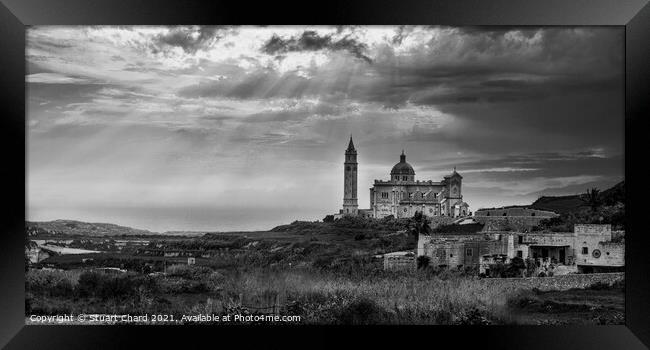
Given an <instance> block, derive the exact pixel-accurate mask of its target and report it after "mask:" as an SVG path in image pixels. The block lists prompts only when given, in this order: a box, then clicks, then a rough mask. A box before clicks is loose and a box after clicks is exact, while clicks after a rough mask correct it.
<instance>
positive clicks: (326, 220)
mask: <svg viewBox="0 0 650 350" xmlns="http://www.w3.org/2000/svg"><path fill="white" fill-rule="evenodd" d="M323 222H334V215H326V216H325V218H324V219H323Z"/></svg>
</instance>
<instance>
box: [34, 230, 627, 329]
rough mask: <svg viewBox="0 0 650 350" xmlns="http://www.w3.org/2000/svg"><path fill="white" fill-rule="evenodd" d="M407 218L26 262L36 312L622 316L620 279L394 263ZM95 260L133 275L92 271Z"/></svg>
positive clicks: (343, 317)
mask: <svg viewBox="0 0 650 350" xmlns="http://www.w3.org/2000/svg"><path fill="white" fill-rule="evenodd" d="M441 224H445V223H441ZM409 225H410V223H409V222H408V221H405V220H395V219H389V220H363V219H355V221H353V222H332V223H325V222H295V223H292V224H290V225H284V226H279V227H277V228H275V229H273V230H270V231H264V232H231V233H208V234H206V235H204V236H202V237H196V238H189V237H170V238H165V237H156V238H154V239H152V240H151V241H150V243H149V244H148V245H147V247H141V248H134V249H127V250H123V251H119V252H104V253H97V254H79V255H61V256H54V257H50V258H48V259H46V260H45V261H43V263H41V264H38V265H37V266H35V267H37V268H38V267H42V266H49V267H53V268H55V269H60V270H39V269H32V270H30V271H28V272H27V285H26V291H27V298H26V314H27V315H30V314H39V315H53V314H63V313H66V314H69V313H72V314H80V313H85V314H88V313H102V314H104V313H108V314H125V313H128V314H151V313H161V314H173V315H176V316H178V317H180V316H181V315H188V314H191V315H196V314H210V313H215V314H233V313H241V314H250V313H253V314H254V313H256V312H257V313H259V312H262V311H260V310H258V309H257V308H258V307H266V306H269V303H270V302H273V303H276V302H277V303H278V306H280V312H281V313H282V314H284V315H297V316H301V317H302V321H301V323H302V324H482V325H487V324H566V323H571V324H584V323H590V324H603V323H604V324H622V323H623V317H622V310H623V304H624V303H623V292H622V289H621V286H617V287H613V288H610V287H603V288H601V289H598V290H597V288H594V289H587V290H574V291H565V292H536V291H531V290H518V289H516V288H512V284H511V283H509V282H507V281H505V280H504V281H503V283H501V281H500V280H495V279H491V280H490V283H486V281H487V280H481V279H479V278H477V277H476V276H474V275H472V274H471V273H469V274H465V273H464V272H460V271H447V270H444V271H436V270H433V269H424V270H417V271H402V272H390V271H384V270H383V266H382V260H381V259H375V258H374V256H375V255H376V254H382V253H386V252H392V251H401V250H413V249H414V248H415V245H416V239H415V237H414V236H413V235H412V234H411V233H410V232H409V228H410V226H409ZM59 238H61V237H59ZM146 249H150V250H151V251H147V250H146ZM156 251H158V252H160V251H185V252H187V251H193V252H201V254H204V253H205V254H208V255H209V257H207V258H197V259H196V265H192V266H188V265H187V258H186V257H164V256H159V255H158V256H156V255H152V254H154V253H155V252H156ZM87 258H92V260H86V261H85V262H84V261H83V259H87ZM174 265H175V266H174ZM94 267H119V268H122V269H126V270H128V273H125V274H117V275H108V274H103V273H97V272H91V271H88V270H91V269H92V268H94ZM161 271H166V273H165V274H161V273H158V272H161ZM601 287H602V286H601Z"/></svg>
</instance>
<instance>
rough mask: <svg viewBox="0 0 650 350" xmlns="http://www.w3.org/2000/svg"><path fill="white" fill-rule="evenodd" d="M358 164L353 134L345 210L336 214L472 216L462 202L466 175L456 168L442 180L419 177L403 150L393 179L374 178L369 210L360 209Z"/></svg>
mask: <svg viewBox="0 0 650 350" xmlns="http://www.w3.org/2000/svg"><path fill="white" fill-rule="evenodd" d="M358 166H359V164H358V162H357V150H356V149H355V147H354V142H353V141H352V136H350V142H349V143H348V148H347V149H346V150H345V161H344V163H343V209H341V210H340V211H339V214H338V215H335V217H341V216H344V215H351V216H357V215H358V216H365V217H374V218H383V217H386V216H389V215H393V216H394V217H397V218H401V217H412V216H413V215H415V213H416V212H418V211H419V212H422V213H423V214H424V215H426V216H451V217H462V216H467V215H470V212H469V205H468V204H467V203H465V202H463V195H462V180H463V177H462V176H461V175H460V174H459V173H458V172H456V169H455V168H454V171H453V172H452V173H451V174H450V175H447V176H445V177H444V178H443V179H442V181H438V182H434V181H431V180H423V181H421V180H416V179H415V170H414V169H413V167H412V166H411V165H410V164H409V163H407V162H406V154H404V151H403V150H402V154H401V155H400V161H399V163H397V164H395V166H393V168H392V169H391V171H390V180H375V182H374V184H373V187H371V188H370V209H359V205H358V199H357V172H358Z"/></svg>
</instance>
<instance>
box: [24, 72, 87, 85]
mask: <svg viewBox="0 0 650 350" xmlns="http://www.w3.org/2000/svg"><path fill="white" fill-rule="evenodd" d="M26 81H27V83H32V84H80V83H88V82H89V81H88V79H83V78H75V77H71V76H67V75H64V74H59V73H34V74H29V75H27V77H26Z"/></svg>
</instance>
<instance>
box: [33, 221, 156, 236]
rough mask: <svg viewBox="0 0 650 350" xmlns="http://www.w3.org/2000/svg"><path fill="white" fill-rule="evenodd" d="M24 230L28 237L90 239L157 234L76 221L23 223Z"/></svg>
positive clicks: (112, 225) (113, 225) (117, 226)
mask: <svg viewBox="0 0 650 350" xmlns="http://www.w3.org/2000/svg"><path fill="white" fill-rule="evenodd" d="M25 228H26V231H27V233H28V234H29V235H30V236H33V235H37V234H44V235H70V236H72V235H79V236H90V237H103V236H124V235H126V236H151V235H159V234H160V233H158V232H151V231H148V230H141V229H135V228H131V227H127V226H120V225H116V224H108V223H90V222H83V221H76V220H54V221H25Z"/></svg>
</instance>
